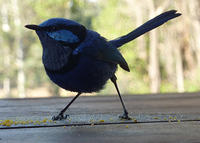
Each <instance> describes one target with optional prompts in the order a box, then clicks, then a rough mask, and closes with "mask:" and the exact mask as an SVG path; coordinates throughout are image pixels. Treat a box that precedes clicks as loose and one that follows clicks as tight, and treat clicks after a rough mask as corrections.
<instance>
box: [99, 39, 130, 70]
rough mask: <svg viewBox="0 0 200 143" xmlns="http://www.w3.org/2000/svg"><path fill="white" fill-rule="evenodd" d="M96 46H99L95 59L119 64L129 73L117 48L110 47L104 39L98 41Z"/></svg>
mask: <svg viewBox="0 0 200 143" xmlns="http://www.w3.org/2000/svg"><path fill="white" fill-rule="evenodd" d="M98 42H99V43H97V44H98V45H101V47H100V49H99V52H98V55H97V59H99V60H102V61H107V62H111V63H115V64H119V65H120V67H121V68H123V69H124V70H126V71H128V72H129V71H130V69H129V67H128V64H127V62H126V60H125V59H124V57H123V56H122V55H121V53H120V52H119V51H118V49H117V48H115V47H113V46H112V45H110V44H109V43H108V42H107V41H106V40H105V39H101V40H98Z"/></svg>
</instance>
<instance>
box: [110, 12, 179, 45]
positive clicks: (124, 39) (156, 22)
mask: <svg viewBox="0 0 200 143" xmlns="http://www.w3.org/2000/svg"><path fill="white" fill-rule="evenodd" d="M176 12H177V11H176V10H170V11H167V12H164V13H162V14H160V15H158V16H156V17H155V18H153V19H151V20H149V21H147V22H146V23H144V24H143V25H141V26H140V27H138V28H136V29H135V30H133V31H132V32H130V33H128V34H127V35H124V36H121V37H119V38H117V39H114V40H111V41H109V42H110V43H111V44H113V45H115V46H116V47H117V48H118V47H120V46H122V45H123V44H126V43H128V42H130V41H132V40H134V39H135V38H137V37H139V36H141V35H142V34H144V33H146V32H148V31H150V30H152V29H154V28H156V27H158V26H160V25H162V24H164V23H165V22H167V21H168V20H171V19H173V18H176V17H178V16H180V15H181V14H180V13H176Z"/></svg>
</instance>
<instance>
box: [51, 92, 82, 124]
mask: <svg viewBox="0 0 200 143" xmlns="http://www.w3.org/2000/svg"><path fill="white" fill-rule="evenodd" d="M79 95H81V92H79V93H78V94H77V95H76V96H75V97H74V98H73V99H72V100H71V101H70V102H69V103H68V104H67V106H66V107H65V108H64V109H62V111H60V113H59V114H58V115H57V116H53V117H52V120H62V119H66V118H67V117H68V116H69V115H65V116H64V112H65V111H66V110H67V109H68V108H69V106H70V105H71V104H72V103H73V102H74V101H75V100H76V98H78V97H79Z"/></svg>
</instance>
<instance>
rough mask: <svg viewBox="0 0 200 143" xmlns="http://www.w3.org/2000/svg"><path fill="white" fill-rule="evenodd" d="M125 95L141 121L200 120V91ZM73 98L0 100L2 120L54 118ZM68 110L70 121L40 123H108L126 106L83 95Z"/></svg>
mask: <svg viewBox="0 0 200 143" xmlns="http://www.w3.org/2000/svg"><path fill="white" fill-rule="evenodd" d="M124 99H125V102H126V105H127V108H128V110H129V112H130V115H131V116H132V117H133V118H134V119H136V120H137V122H155V121H166V122H168V120H177V121H178V120H180V121H184V120H200V110H199V109H200V104H199V103H200V95H199V93H193V94H164V95H134V96H124ZM70 100H71V98H67V99H65V98H44V99H23V100H22V99H5V100H0V120H7V119H10V120H11V119H12V120H15V121H16V120H17V121H27V120H29V121H30V120H33V121H43V120H44V119H45V118H47V120H50V119H51V117H52V116H53V115H55V114H57V113H58V111H60V110H61V109H62V108H63V107H64V106H65V105H66V103H67V102H69V101H70ZM67 113H68V114H70V115H71V116H70V117H71V119H70V120H71V121H70V122H69V121H68V120H66V121H58V122H57V123H49V122H47V123H45V124H43V123H40V124H39V126H41V125H44V126H46V125H50V126H52V125H56V124H59V125H68V124H72V125H73V124H76V123H78V124H89V123H91V120H93V122H95V123H98V122H99V120H104V121H105V122H106V123H110V122H111V123H113V122H123V121H121V120H119V119H118V116H119V115H120V114H121V113H122V107H121V104H120V102H119V101H118V97H117V96H96V97H80V98H79V99H78V100H77V101H76V102H75V103H74V104H73V105H72V106H71V107H70V109H69V111H68V112H67ZM174 118H176V119H174ZM111 119H112V120H111ZM133 122H134V121H133ZM34 125H38V124H33V123H32V124H18V125H17V126H23V127H24V126H34ZM0 128H4V126H0Z"/></svg>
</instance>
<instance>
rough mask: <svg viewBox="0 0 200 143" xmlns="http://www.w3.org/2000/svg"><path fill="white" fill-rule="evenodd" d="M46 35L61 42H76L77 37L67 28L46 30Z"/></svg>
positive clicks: (77, 40)
mask: <svg viewBox="0 0 200 143" xmlns="http://www.w3.org/2000/svg"><path fill="white" fill-rule="evenodd" d="M47 34H48V36H49V37H51V38H53V39H55V40H57V41H62V42H67V43H78V42H79V38H78V36H76V35H75V34H74V33H72V32H71V31H68V30H57V31H53V32H47Z"/></svg>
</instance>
